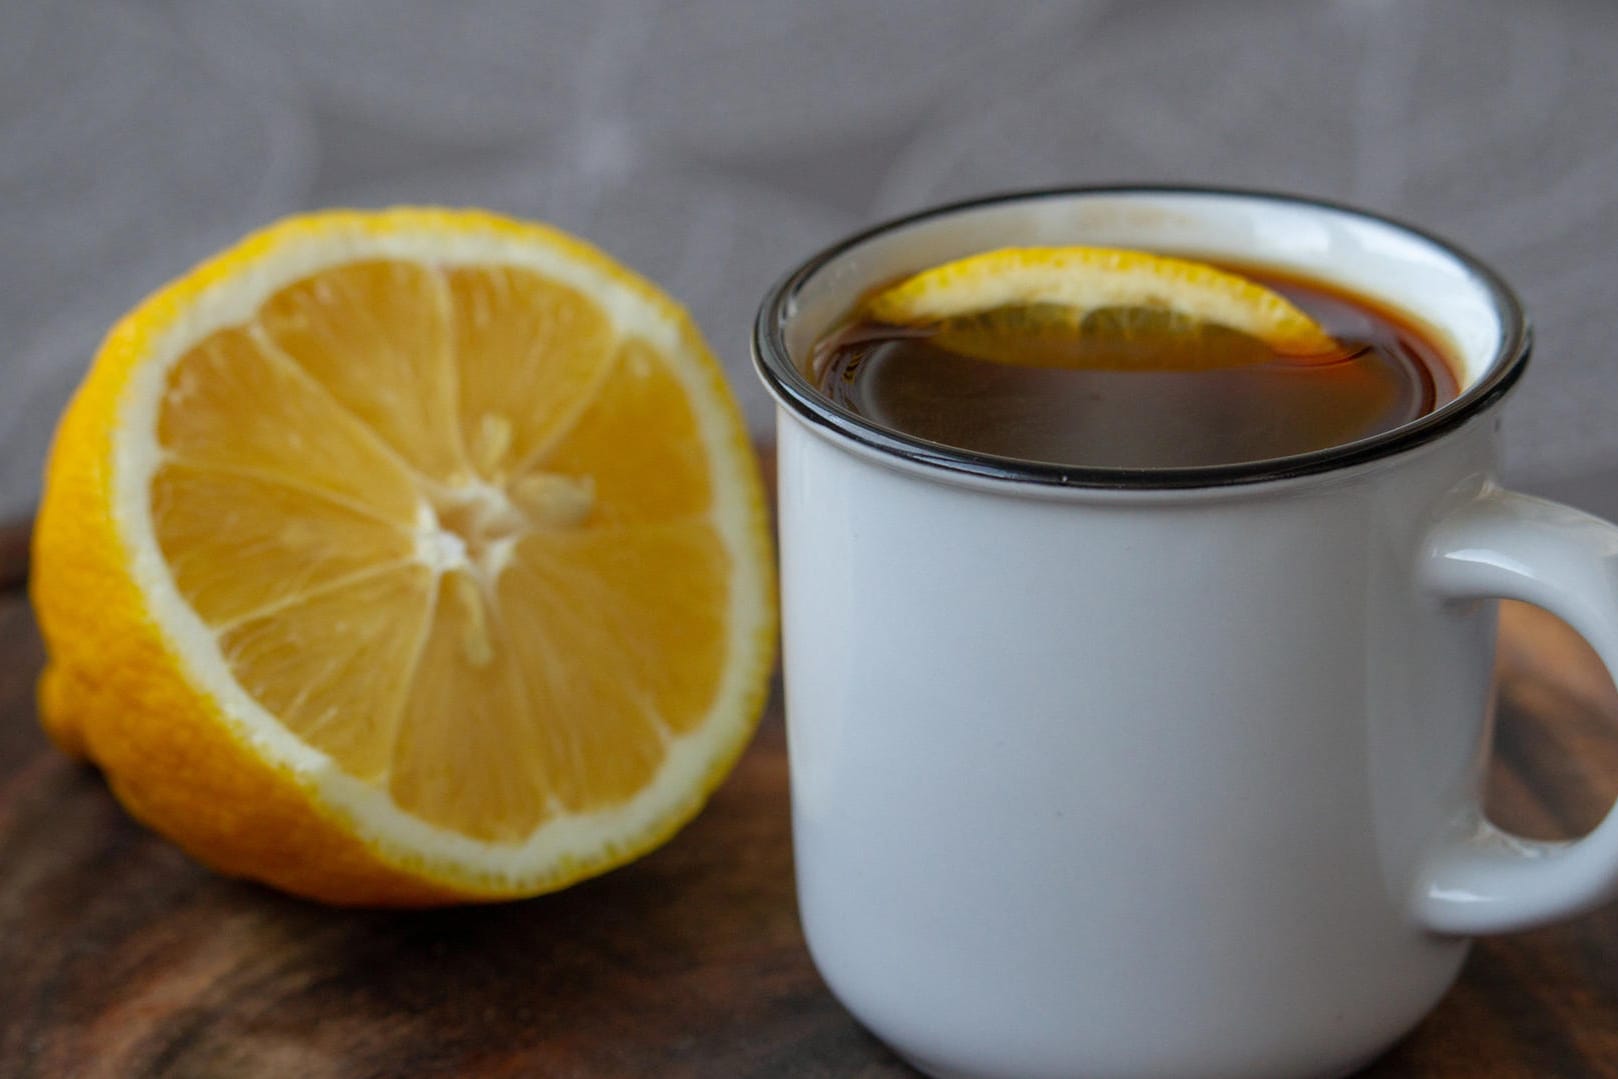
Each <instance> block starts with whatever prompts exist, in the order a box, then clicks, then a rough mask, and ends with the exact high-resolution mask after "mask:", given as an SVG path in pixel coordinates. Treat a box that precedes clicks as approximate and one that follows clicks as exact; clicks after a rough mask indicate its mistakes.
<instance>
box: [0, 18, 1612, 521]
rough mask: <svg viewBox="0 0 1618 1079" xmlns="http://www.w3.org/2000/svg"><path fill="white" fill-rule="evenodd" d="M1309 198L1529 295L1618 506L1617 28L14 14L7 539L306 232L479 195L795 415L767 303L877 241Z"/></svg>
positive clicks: (1475, 23) (1579, 482)
mask: <svg viewBox="0 0 1618 1079" xmlns="http://www.w3.org/2000/svg"><path fill="white" fill-rule="evenodd" d="M1120 180H1150V181H1178V182H1204V183H1216V184H1237V185H1248V186H1255V187H1263V188H1272V189H1286V190H1291V191H1295V192H1299V193H1303V194H1307V195H1313V196H1319V197H1325V198H1332V199H1339V200H1345V201H1349V202H1352V203H1357V204H1360V205H1363V206H1365V207H1367V208H1370V209H1374V210H1378V211H1381V212H1385V213H1389V214H1393V215H1395V216H1399V217H1402V218H1404V219H1407V220H1409V221H1412V222H1414V223H1417V224H1420V225H1422V226H1425V227H1427V228H1429V229H1432V230H1436V231H1438V232H1440V233H1441V234H1444V235H1447V236H1448V237H1449V238H1451V239H1453V240H1455V241H1456V242H1458V243H1460V244H1461V245H1462V246H1463V247H1466V248H1469V249H1471V250H1472V251H1474V252H1475V253H1477V254H1479V255H1481V256H1482V257H1484V258H1485V259H1487V260H1489V261H1491V262H1493V263H1495V264H1496V265H1497V266H1498V267H1499V268H1500V269H1501V270H1502V271H1504V272H1505V274H1506V276H1507V277H1508V278H1509V279H1511V280H1512V281H1513V282H1515V284H1516V285H1517V286H1518V288H1519V289H1520V291H1521V292H1522V294H1523V295H1524V297H1525V299H1526V301H1527V304H1528V307H1529V309H1530V312H1531V314H1532V315H1533V317H1534V320H1535V323H1536V328H1537V350H1536V359H1535V361H1534V363H1533V365H1532V366H1531V368H1530V371H1529V375H1528V377H1527V379H1526V380H1525V382H1524V383H1523V384H1521V385H1520V387H1519V389H1518V391H1517V392H1516V394H1515V396H1514V398H1513V400H1512V401H1511V402H1510V404H1509V405H1508V406H1507V410H1506V421H1505V422H1506V430H1507V436H1508V438H1507V446H1508V461H1507V464H1508V473H1507V474H1508V478H1509V479H1511V480H1512V481H1513V482H1516V483H1520V484H1524V485H1526V486H1528V487H1530V488H1532V489H1540V490H1546V491H1549V492H1551V493H1553V494H1560V495H1562V496H1563V497H1570V498H1572V500H1573V501H1575V502H1581V503H1583V504H1585V505H1587V506H1588V507H1589V508H1593V509H1596V510H1599V511H1602V512H1605V513H1608V514H1613V513H1618V346H1615V345H1614V344H1613V341H1614V338H1615V336H1618V4H1611V3H1607V2H1605V0H1583V2H1575V0H1566V2H1548V0H1536V2H1534V3H1532V4H1530V3H1522V2H1515V0H1325V2H1317V3H1310V4H1295V3H1287V2H1276V3H1266V2H1240V3H1203V2H1199V0H1143V2H1127V0H1113V2H1107V0H1089V2H1074V3H1059V4H1058V3H1052V4H999V3H986V2H979V0H925V2H924V0H905V2H883V3H872V2H869V0H595V2H580V3H549V2H543V0H529V2H519V0H460V2H451V0H443V2H430V0H417V2H411V3H404V2H392V3H383V2H376V3H357V2H335V0H255V2H253V3H240V4H238V3H222V2H217V0H103V2H96V0H55V2H52V0H0V252H3V254H4V256H5V257H4V258H3V259H0V342H3V344H0V517H10V516H18V515H23V514H26V513H28V512H29V511H30V510H31V508H32V505H33V503H34V500H35V498H36V497H37V493H38V489H39V470H40V467H41V463H42V461H43V458H44V454H45V450H46V446H47V443H48V440H49V435H50V430H51V428H52V426H53V424H54V420H55V417H56V414H57V413H58V411H59V410H60V408H61V407H62V406H63V404H64V403H65V402H66V400H67V397H68V395H69V393H70V392H71V389H72V387H73V385H74V384H75V382H76V381H77V379H78V378H79V376H80V374H81V372H82V370H83V368H84V366H85V364H86V363H87V361H88V359H89V357H90V356H91V354H92V353H93V351H94V348H95V345H96V343H97V341H98V340H99V337H100V335H101V334H102V333H103V332H104V331H105V329H106V328H107V326H108V325H109V324H110V323H111V321H112V320H113V319H114V318H115V317H116V316H117V315H118V314H119V313H120V312H121V311H123V310H124V309H125V308H127V307H128V306H129V305H131V304H132V303H134V302H135V301H136V300H137V299H139V298H140V297H141V296H142V295H144V294H145V293H146V292H148V291H150V290H151V289H153V288H154V287H156V286H157V285H159V284H161V283H162V282H163V281H164V280H166V279H167V278H168V277H170V276H172V275H174V274H176V273H178V272H180V271H181V270H183V269H184V268H185V267H186V266H188V265H189V264H191V263H192V262H193V261H195V260H196V259H198V258H200V257H202V256H204V255H206V254H208V253H209V252H210V251H212V250H213V249H215V248H217V247H219V246H221V245H223V244H225V243H228V242H229V241H231V240H232V239H234V238H235V237H236V236H238V235H239V234H241V233H243V232H245V231H247V230H248V229H250V228H253V227H255V226H258V225H260V224H263V223H265V222H267V221H268V220H270V219H272V218H274V217H276V216H278V215H280V214H283V213H286V212H289V211H293V210H298V209H304V208H312V207H317V206H327V205H337V204H345V205H364V206H372V205H385V204H389V203H395V202H433V203H444V204H476V205H484V206H489V207H492V208H495V209H499V210H503V211H507V212H510V213H515V214H520V215H524V216H531V217H538V218H542V219H545V220H548V221H551V222H553V223H555V224H558V225H560V226H562V227H564V228H566V229H569V230H572V231H575V232H578V233H581V234H582V235H584V236H585V237H587V238H589V239H590V240H592V241H594V242H595V243H597V244H599V245H600V246H602V247H604V248H606V249H607V250H608V251H610V252H612V253H613V254H614V255H616V256H618V257H619V258H621V259H622V260H624V261H625V262H627V263H629V264H630V265H632V266H634V267H636V268H637V269H639V270H640V271H642V272H643V273H645V274H647V275H649V276H651V277H652V278H653V279H655V280H657V281H659V282H660V283H662V284H663V285H664V286H665V287H666V288H668V289H669V290H670V291H671V292H673V293H674V294H675V295H676V296H677V297H679V298H680V299H681V300H682V301H683V302H685V303H686V304H687V305H688V306H689V307H690V308H691V309H692V311H693V313H694V314H695V315H696V317H697V320H698V321H699V322H700V323H701V325H702V327H703V329H704V330H705V332H706V333H707V335H708V337H709V339H710V340H711V342H712V344H713V345H714V347H715V349H716V350H717V351H718V353H719V354H720V356H721V357H722V358H723V360H724V362H725V364H726V367H727V368H728V370H729V372H730V375H731V378H732V382H733V384H734V386H735V388H736V391H737V393H738V395H739V396H740V397H741V399H742V401H743V403H744V406H745V408H746V411H747V415H748V418H749V421H750V423H751V424H752V426H753V429H754V431H755V433H757V434H758V435H760V436H766V435H767V434H768V432H769V430H770V427H771V422H772V420H771V414H770V409H769V406H768V403H767V401H766V398H765V395H764V393H763V391H762V390H761V389H760V387H759V386H758V385H757V383H756V381H755V380H754V377H753V375H752V372H751V369H750V366H749V363H750V361H749V358H748V349H747V339H748V330H749V326H750V323H751V318H752V314H753V310H754V307H755V306H756V304H757V302H758V300H759V298H760V296H761V294H762V293H763V291H764V289H765V288H766V287H767V285H768V284H769V283H770V282H771V281H772V280H773V279H774V278H776V277H777V276H778V275H780V274H781V273H782V272H784V271H785V270H787V269H788V268H789V267H790V266H791V265H793V264H794V263H795V262H797V261H798V260H800V259H801V258H803V257H804V256H806V255H808V254H810V253H812V252H813V251H814V250H816V249H818V248H819V247H820V246H823V245H825V244H827V243H829V242H831V241H833V240H835V239H837V238H838V237H840V236H841V235H843V234H845V233H847V232H849V231H850V230H852V229H854V228H856V227H859V226H862V225H866V224H869V223H873V222H875V221H877V220H879V219H881V218H883V217H885V216H890V215H893V214H896V213H900V212H904V211H909V210H913V209H917V208H920V207H923V206H925V205H927V204H929V203H935V202H939V201H943V200H948V199H955V198H959V197H965V196H969V195H975V194H982V193H987V192H992V191H996V190H1002V189H1007V188H1017V187H1028V186H1035V185H1050V184H1071V183H1084V182H1102V181H1120Z"/></svg>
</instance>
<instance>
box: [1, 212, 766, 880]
mask: <svg viewBox="0 0 1618 1079" xmlns="http://www.w3.org/2000/svg"><path fill="white" fill-rule="evenodd" d="M34 565H35V569H34V579H33V583H32V591H33V598H34V601H35V605H36V609H37V612H38V615H39V619H40V623H41V627H42V630H43V632H44V636H45V639H46V642H47V647H48V650H49V655H50V663H49V666H48V668H47V670H46V673H45V675H44V677H43V679H42V682H41V715H42V719H43V721H44V723H45V725H46V727H47V729H48V730H49V731H50V732H51V733H52V734H53V735H54V736H55V738H56V739H57V740H58V742H59V743H60V744H62V745H63V746H64V747H66V748H68V749H70V750H72V751H77V752H82V753H84V754H86V755H88V756H89V757H90V758H91V759H92V760H94V761H95V762H96V763H97V764H99V765H100V766H101V767H102V769H103V770H104V771H105V773H106V776H107V778H108V780H109V782H110V783H111V786H112V788H113V790H114V791H115V792H116V793H117V795H118V796H119V797H120V798H121V799H122V800H123V802H124V803H125V804H126V805H127V806H128V808H129V809H130V811H131V812H132V813H134V814H135V815H136V816H137V817H139V818H141V819H142V820H144V821H146V822H148V823H149V824H150V825H152V826H153V827H155V828H157V829H158V830H160V831H162V832H164V833H166V834H167V835H169V836H170V837H172V838H173V839H175V840H176V841H177V842H179V843H180V844H181V845H182V846H183V847H185V848H186V849H187V850H189V851H190V852H191V853H192V854H194V855H195V856H196V857H198V858H199V859H200V860H202V861H204V862H206V863H208V864H210V865H212V866H215V867H217V868H218V869H220V870H223V871H225V872H227V873H232V874H240V875H243V876H248V877H253V878H256V879H259V880H262V881H266V882H268V883H270V884H273V885H276V886H279V887H281V888H284V889H287V890H289V891H293V892H297V893H301V894H304V895H308V896H312V897H316V898H320V899H324V900H329V901H334V902H344V903H374V904H421V903H434V902H447V901H455V900H462V899H492V898H500V897H509V896H520V895H531V894H534V893H537V892H541V891H547V890H551V889H554V888H558V887H561V886H563V885H566V884H568V883H570V882H572V881H575V880H577V879H579V878H581V877H584V876H587V875H590V874H594V873H597V872H600V871H602V870H604V869H607V868H610V867H611V866H614V865H618V864H620V863H622V862H625V861H627V860H629V859H631V858H633V857H635V856H637V855H639V854H641V853H643V852H645V851H647V850H649V849H651V848H652V847H654V846H656V845H658V844H659V843H660V842H662V841H663V840H664V839H666V838H668V837H669V836H670V835H671V834H672V833H673V832H674V831H675V830H676V829H677V828H678V827H679V826H680V825H681V824H682V823H683V822H684V821H686V820H687V819H688V818H690V817H691V816H692V815H693V814H694V813H695V812H696V811H697V810H698V808H699V807H700V806H701V804H702V803H703V801H704V799H705V797H706V796H707V795H708V793H709V792H710V791H711V790H712V788H713V787H714V786H715V785H716V784H717V783H718V781H719V780H720V779H721V778H722V777H723V776H724V774H725V773H726V771H727V769H728V768H729V766H730V765H731V764H732V763H733V762H734V760H735V759H736V757H737V755H738V754H739V753H740V751H741V749H742V747H743V745H744V743H745V741H746V739H747V737H748V735H749V733H750V732H751V730H752V728H753V725H754V723H755V722H756V719H757V716H758V714H759V711H760V707H761V704H762V701H763V697H764V693H765V689H766V683H767V679H768V672H769V669H770V666H771V662H772V657H773V648H774V601H773V580H772V571H771V565H772V561H771V553H770V549H769V540H768V533H767V525H766V516H765V511H764V503H763V498H762V493H761V486H760V483H759V478H758V475H757V465H756V462H755V460H754V458H753V456H752V453H751V450H750V447H749V445H748V442H747V438H746V432H745V428H744V426H743V424H742V421H741V419H740V416H739V413H738V411H737V409H736V408H735V405H734V403H733V401H732V399H731V397H730V395H729V393H728V391H727V389H726V386H725V383H724V379H723V376H722V374H721V371H720V369H719V367H718V365H717V364H716V363H715V362H714V360H713V358H712V356H711V355H710V353H709V352H708V349H707V348H706V346H705V345H704V343H703V342H702V340H701V338H700V336H699V334H698V332H697V330H696V328H695V327H694V326H693V324H692V322H691V321H690V319H689V318H688V317H687V316H686V315H685V313H684V312H683V311H681V310H680V308H679V307H678V306H677V305H676V304H674V303H673V302H672V301H671V300H669V299H668V298H667V297H666V296H665V295H664V294H663V293H662V292H660V291H659V290H657V289H656V288H655V287H653V286H652V285H651V284H649V283H647V282H646V281H644V280H642V279H641V278H639V277H637V276H635V275H634V274H632V273H630V272H629V271H627V270H625V269H624V268H622V267H621V266H619V265H617V264H616V263H614V262H613V261H612V260H610V259H609V258H607V257H606V256H605V255H603V254H601V253H600V252H599V251H596V250H595V249H593V248H591V247H589V246H587V245H585V244H584V243H582V242H580V241H578V240H576V239H574V238H572V237H569V236H566V235H564V234H562V233H560V232H557V231H555V230H552V229H550V228H546V227H544V226H540V225H534V224H525V223H519V222H516V221H512V220H507V219H504V218H500V217H496V216H493V215H490V214H486V213H481V212H475V211H444V210H431V209H397V210H389V211H383V212H378V213H359V212H331V213H322V214H315V215H310V216H306V217H300V218H294V219H291V220H288V221H285V222H282V223H280V224H278V225H275V226H273V227H271V228H269V229H267V230H266V231H264V232H261V233H258V234H256V235H254V236H252V237H249V238H248V239H247V240H245V241H244V242H242V243H241V244H240V245H239V246H237V247H235V248H234V249H232V250H230V251H228V252H226V253H225V254H223V255H221V256H219V257H217V258H215V259H214V260H212V261H210V262H208V263H205V264H204V265H202V266H200V267H198V268H197V269H196V270H194V271H192V272H191V273H190V274H188V275H186V276H185V277H183V278H182V279H180V280H178V281H176V282H174V283H173V284H171V285H169V286H168V287H167V288H165V289H163V290H162V291H160V292H159V293H157V294H156V295H154V296H153V297H151V298H150V299H148V300H147V301H146V302H144V303H143V304H141V305H140V306H139V307H138V308H137V309H136V310H135V311H133V312H132V313H131V314H130V315H128V316H127V317H126V318H125V319H124V320H123V321H122V322H121V323H120V324H119V325H118V326H117V327H115V328H114V330H113V331H112V333H111V334H110V335H109V337H108V338H107V341H106V343H105V344H104V345H103V347H102V350H101V352H100V354H99V356H98V357H97V359H96V362H95V364H94V366H93V368H92V370H91V372H90V373H89V375H88V376H87V378H86V380H85V382H84V384H83V385H82V386H81V388H80V390H79V392H78V394H77V396H76V397H75V399H74V401H73V403H72V405H71V406H70V408H69V410H68V412H67V414H66V415H65V417H64V419H63V421H62V423H61V425H60V428H59V430H58V432H57V437H56V442H55V445H54V447H53V450H52V455H51V460H50V464H49V466H48V469H47V475H46V483H45V496H44V500H43V503H42V506H41V511H40V516H39V521H38V526H37V531H36V538H35V563H34Z"/></svg>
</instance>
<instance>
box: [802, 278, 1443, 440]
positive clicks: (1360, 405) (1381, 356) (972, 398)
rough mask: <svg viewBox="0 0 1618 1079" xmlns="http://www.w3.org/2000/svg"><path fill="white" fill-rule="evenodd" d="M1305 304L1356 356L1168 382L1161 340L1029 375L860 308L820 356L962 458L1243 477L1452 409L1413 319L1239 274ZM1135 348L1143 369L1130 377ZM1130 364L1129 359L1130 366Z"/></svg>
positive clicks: (1274, 359)
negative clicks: (1245, 469)
mask: <svg viewBox="0 0 1618 1079" xmlns="http://www.w3.org/2000/svg"><path fill="white" fill-rule="evenodd" d="M1231 268H1232V269H1234V271H1235V272H1237V273H1240V274H1242V275H1243V276H1245V277H1249V278H1251V279H1253V280H1256V281H1259V282H1260V283H1262V284H1264V285H1265V286H1267V287H1269V288H1271V289H1274V290H1275V291H1276V292H1279V293H1281V294H1282V295H1284V296H1286V297H1287V298H1288V299H1289V300H1291V301H1292V302H1293V303H1294V304H1296V305H1297V306H1298V307H1300V308H1302V309H1303V310H1304V311H1305V312H1306V313H1308V314H1309V315H1310V316H1311V317H1313V318H1314V319H1315V320H1316V321H1317V322H1318V323H1319V324H1320V325H1321V327H1322V328H1324V329H1325V330H1326V332H1327V333H1328V334H1330V335H1331V336H1332V338H1334V339H1335V340H1336V341H1338V342H1339V343H1340V344H1341V345H1342V350H1341V353H1340V354H1334V355H1332V356H1329V357H1325V358H1321V357H1312V358H1310V359H1309V361H1308V362H1301V361H1300V360H1299V359H1298V358H1296V357H1289V356H1282V355H1278V354H1274V353H1271V352H1270V351H1269V350H1268V349H1267V348H1264V346H1262V345H1260V344H1259V343H1258V342H1256V341H1252V340H1251V339H1247V338H1243V339H1242V340H1243V342H1244V346H1245V347H1248V348H1258V349H1261V350H1262V353H1263V354H1261V355H1258V356H1256V357H1255V361H1256V362H1247V363H1242V364H1239V365H1235V366H1224V367H1216V368H1212V369H1201V370H1162V369H1156V370H1153V369H1150V368H1152V367H1154V366H1155V367H1157V368H1161V367H1162V364H1161V363H1154V362H1153V361H1152V359H1151V354H1152V352H1153V350H1154V348H1163V347H1166V345H1167V341H1166V340H1165V339H1163V338H1161V337H1160V338H1159V339H1158V341H1157V343H1156V344H1155V345H1154V343H1153V340H1152V337H1151V335H1150V334H1137V335H1135V336H1134V337H1133V338H1132V339H1130V340H1127V341H1116V340H1114V341H1111V342H1109V343H1108V344H1107V346H1106V348H1107V352H1108V355H1107V356H1106V357H1102V358H1098V359H1096V360H1095V361H1094V362H1095V363H1096V364H1097V365H1099V366H1100V367H1103V368H1105V369H1098V368H1097V367H1087V366H1085V356H1084V353H1083V350H1082V349H1076V350H1075V351H1074V353H1073V356H1072V359H1071V361H1068V363H1070V365H1064V366H1029V367H1023V366H1017V365H1014V364H1008V363H1004V362H999V363H996V362H990V361H988V360H981V359H974V358H973V357H971V356H966V355H962V354H960V353H958V352H953V351H950V350H949V349H947V348H944V347H942V346H941V345H940V344H939V343H938V342H937V341H936V340H934V339H933V338H932V335H931V334H929V333H928V332H927V331H925V330H923V331H918V330H916V329H915V328H913V327H896V326H891V325H885V324H883V323H878V322H873V321H871V320H869V319H868V318H865V317H862V315H861V313H860V311H859V309H856V311H855V312H854V313H853V314H851V316H850V317H849V319H847V320H846V321H845V322H844V323H842V325H841V326H840V327H839V328H838V329H836V330H834V331H833V332H832V333H830V334H828V335H827V336H826V337H825V338H824V339H822V340H821V342H820V343H819V344H818V345H817V347H816V349H815V358H814V361H813V367H814V369H813V370H812V371H811V372H810V375H811V377H812V378H814V380H815V382H816V384H817V385H818V386H819V388H820V389H821V391H822V392H824V393H825V394H826V395H827V396H828V397H830V398H831V399H832V400H834V401H837V402H839V403H840V404H842V405H844V406H845V407H847V408H849V409H850V410H852V411H854V412H856V413H858V414H859V415H861V416H864V417H866V418H867V419H870V420H872V421H874V422H875V423H877V424H880V425H882V426H884V427H887V428H890V429H893V430H896V431H900V432H903V433H905V434H909V435H913V436H916V437H919V438H924V439H927V440H929V441H932V442H937V443H942V444H944V445H946V446H953V447H956V448H958V449H964V450H972V451H976V452H979V453H989V454H995V455H998V456H1002V457H1015V458H1020V459H1022V460H1026V461H1041V462H1048V463H1052V464H1059V465H1071V466H1077V467H1092V468H1173V467H1194V466H1201V465H1222V464H1237V463H1240V462H1244V461H1259V460H1267V459H1270V458H1276V457H1286V456H1290V455H1292V454H1298V453H1307V452H1310V451H1312V450H1320V449H1326V448H1328V447H1331V446H1340V445H1344V444H1346V443H1350V442H1355V441H1358V440H1359V439H1362V438H1367V437H1370V436H1372V435H1375V434H1379V433H1381V432H1384V431H1388V430H1392V429H1393V428H1395V427H1398V426H1400V425H1401V424H1405V423H1408V422H1410V421H1411V420H1414V419H1417V418H1419V417H1421V416H1424V415H1426V414H1427V413H1429V412H1432V411H1433V410H1434V409H1436V408H1438V407H1440V406H1441V405H1444V404H1445V403H1447V402H1449V401H1451V400H1453V399H1454V398H1455V396H1456V393H1457V388H1456V379H1455V375H1454V374H1453V372H1452V369H1451V366H1450V364H1449V363H1448V362H1447V361H1446V359H1445V358H1444V353H1443V352H1442V351H1440V349H1439V348H1438V347H1437V346H1436V345H1434V344H1433V343H1432V342H1431V341H1430V340H1428V339H1427V338H1426V337H1425V336H1423V334H1422V333H1421V332H1420V331H1419V330H1418V329H1417V328H1416V327H1415V326H1414V325H1412V324H1411V323H1410V321H1408V320H1406V319H1402V318H1401V317H1400V316H1399V315H1398V314H1397V313H1395V312H1393V311H1389V310H1387V309H1386V308H1383V307H1380V306H1378V305H1376V304H1374V303H1372V302H1371V301H1368V300H1366V299H1363V298H1361V297H1357V296H1354V295H1352V294H1348V293H1344V292H1342V291H1339V290H1337V289H1334V288H1332V287H1330V286H1328V285H1325V284H1322V283H1319V282H1316V281H1305V280H1299V279H1297V278H1293V277H1282V276H1278V275H1277V274H1276V273H1274V272H1273V271H1269V270H1256V271H1255V270H1254V269H1252V268H1251V267H1231ZM1120 349H1122V350H1124V351H1125V352H1129V351H1133V352H1134V353H1135V354H1136V355H1138V356H1140V357H1142V360H1143V362H1142V365H1141V366H1142V367H1144V368H1147V369H1143V370H1130V369H1129V367H1130V366H1131V365H1130V363H1129V362H1128V357H1127V356H1125V357H1120V356H1119V354H1118V352H1119V350H1120ZM1120 359H1122V360H1123V362H1120Z"/></svg>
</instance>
